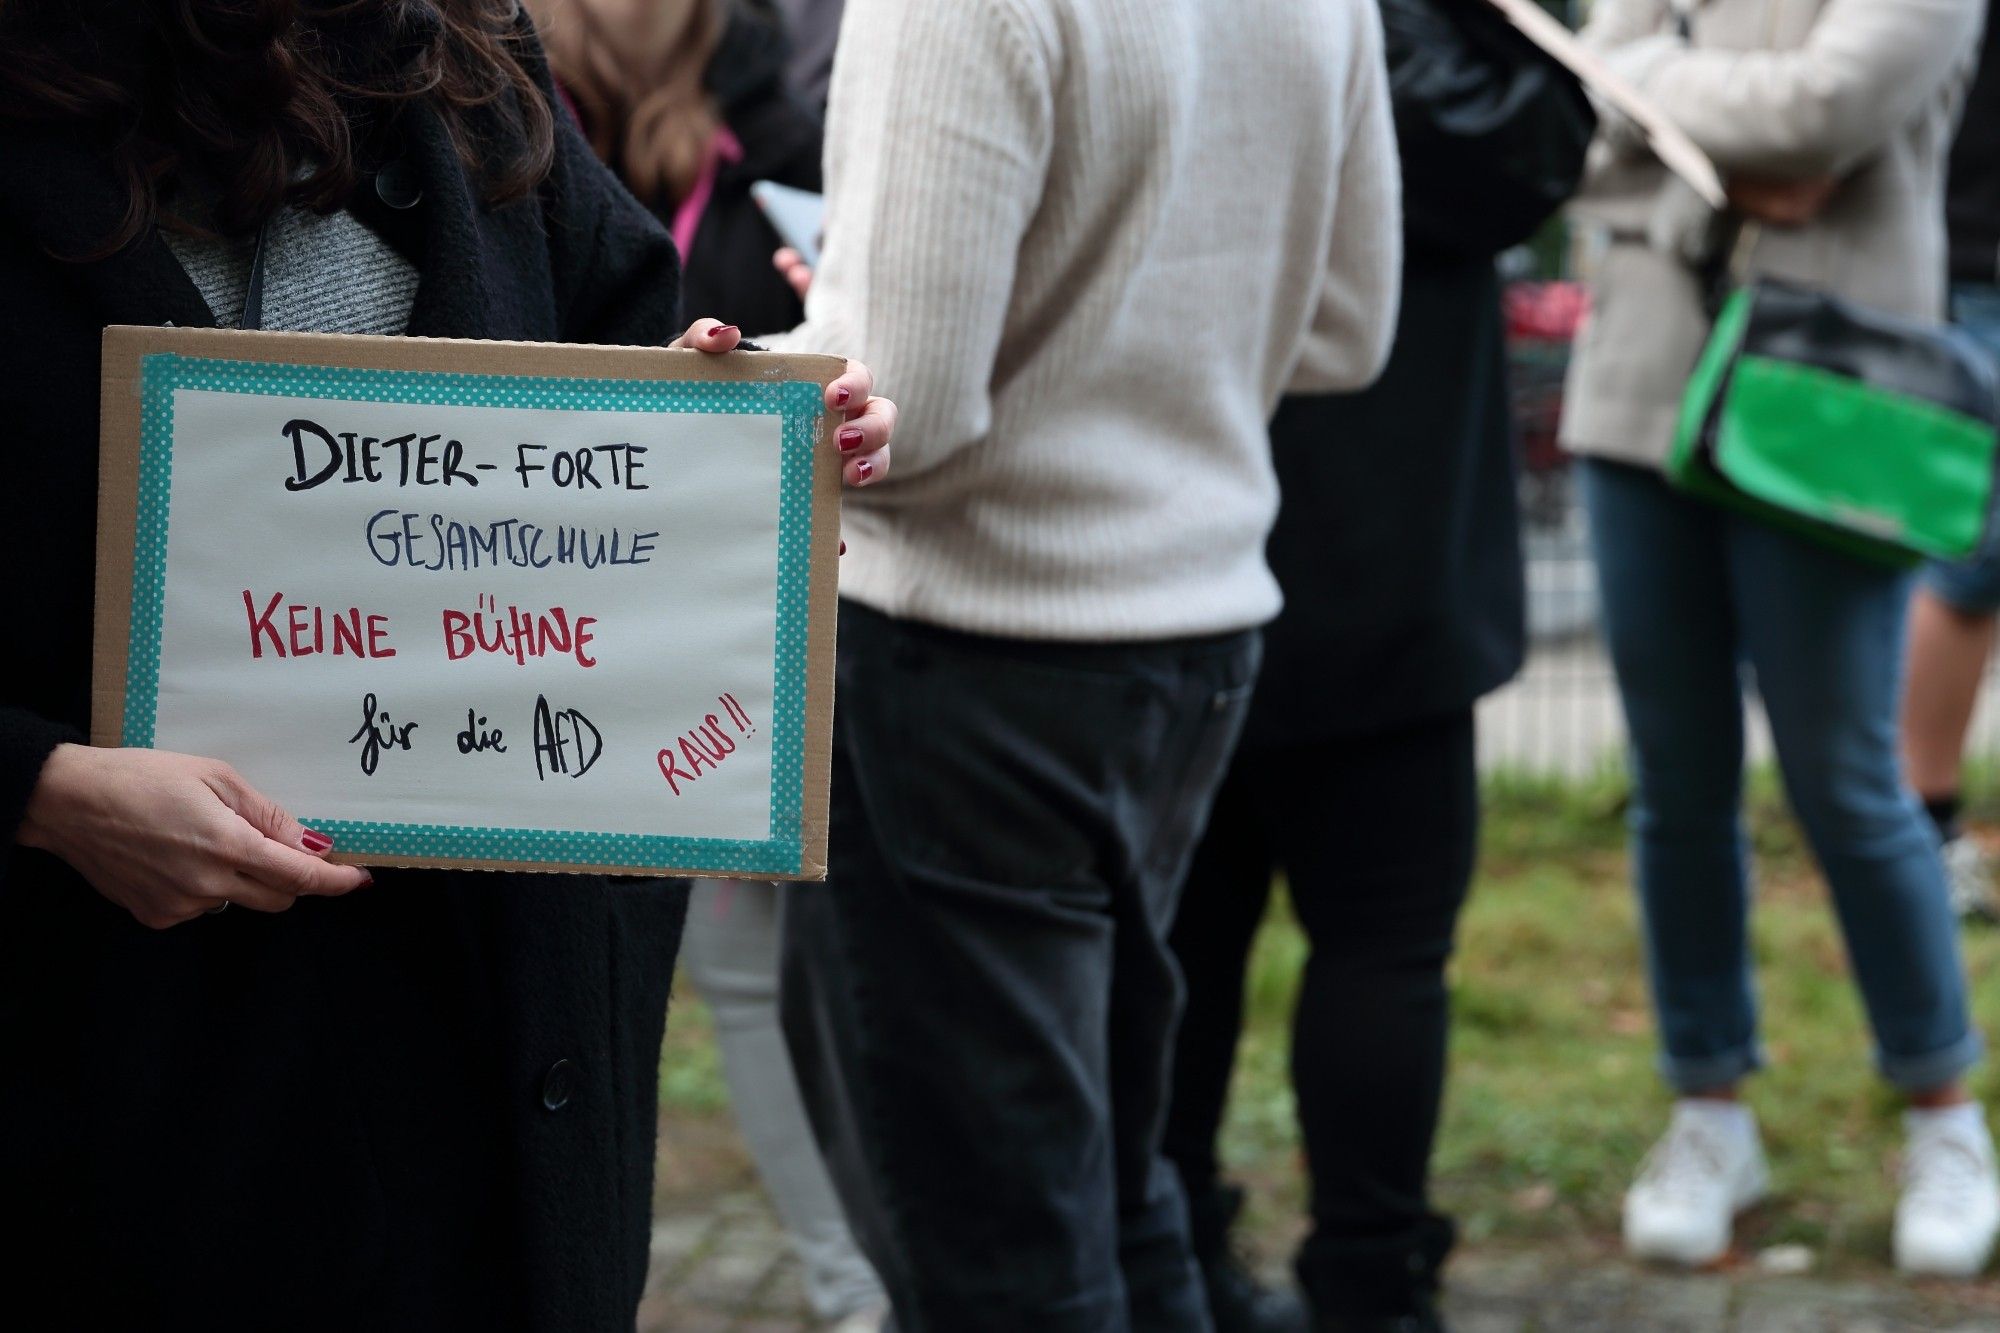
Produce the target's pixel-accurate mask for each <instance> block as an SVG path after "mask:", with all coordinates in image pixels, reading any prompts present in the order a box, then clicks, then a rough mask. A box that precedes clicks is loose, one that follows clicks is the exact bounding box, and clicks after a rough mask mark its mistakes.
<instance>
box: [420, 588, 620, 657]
mask: <svg viewBox="0 0 2000 1333" xmlns="http://www.w3.org/2000/svg"><path fill="white" fill-rule="evenodd" d="M596 623H597V617H596V616H577V617H576V618H575V619H574V620H572V619H571V618H570V614H569V612H568V611H566V610H564V609H563V608H562V607H560V606H552V607H550V608H549V609H548V610H547V611H542V612H536V611H523V610H522V609H521V608H520V607H518V606H509V607H508V608H507V609H506V610H505V611H504V612H503V611H502V610H501V609H500V604H499V603H498V602H496V601H495V600H494V599H493V598H492V597H491V596H489V595H487V594H485V593H481V594H480V597H479V605H478V609H477V610H475V611H473V612H472V613H471V614H467V613H466V612H464V611H451V610H447V611H446V612H445V613H444V653H445V656H446V657H447V658H449V659H450V660H452V661H454V662H456V661H459V660H461V659H463V658H467V657H470V656H472V655H473V654H474V653H496V654H499V655H500V656H503V657H511V658H513V659H514V661H515V662H517V663H519V664H520V665H522V666H526V665H527V664H528V659H529V658H531V657H548V656H551V655H553V656H556V657H561V656H564V655H565V654H568V655H571V656H574V657H575V658H576V663H577V665H578V666H583V667H594V666H596V665H597V659H596V658H594V657H592V656H591V655H590V651H589V650H590V645H591V641H592V639H593V638H594V636H593V635H592V634H591V632H590V627H591V626H592V625H595V624H596Z"/></svg>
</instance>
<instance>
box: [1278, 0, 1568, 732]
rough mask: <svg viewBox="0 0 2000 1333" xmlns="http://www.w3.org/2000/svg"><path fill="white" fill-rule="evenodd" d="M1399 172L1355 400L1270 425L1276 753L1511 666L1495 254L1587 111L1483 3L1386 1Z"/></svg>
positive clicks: (1528, 227)
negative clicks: (1388, 319)
mask: <svg viewBox="0 0 2000 1333" xmlns="http://www.w3.org/2000/svg"><path fill="white" fill-rule="evenodd" d="M1381 5H1382V18H1383V27H1384V32H1385V37H1386V43H1385V45H1386V54H1387V57H1388V64H1389V88H1390V101H1391V103H1392V105H1393V107H1394V110H1395V116H1396V138H1397V153H1398V157H1399V158H1400V160H1401V163H1402V169H1403V219H1404V264H1403V301H1402V313H1401V315H1400V317H1399V320H1398V323H1397V327H1396V339H1395V343H1394V345H1393V346H1392V348H1391V350H1390V353H1389V362H1388V365H1387V366H1386V367H1385V368H1384V370H1383V372H1382V376H1381V378H1380V379H1378V380H1377V381H1376V382H1375V384H1374V385H1372V386H1371V387H1370V388H1368V389H1366V390H1364V391H1363V392H1360V393H1353V394H1335V395H1324V396H1311V397H1294V398H1288V399H1286V400H1285V401H1284V402H1283V403H1282V404H1280V406H1279V409H1278V413H1277V416H1276V417H1275V418H1274V419H1273V420H1272V423H1271V447H1272V451H1273V456H1274V459H1275V462H1276V465H1277V470H1278V485H1279V491H1280V493H1281V494H1282V495H1283V497H1284V499H1283V501H1282V503H1281V505H1280V509H1279V514H1278V521H1277V525H1276V527H1275V528H1274V529H1273V530H1272V533H1271V540H1270V544H1269V547H1268V551H1267V554H1268V557H1269V559H1270V562H1271V568H1272V571H1273V572H1274V573H1275V574H1276V575H1277V577H1278V582H1279V584H1280V585H1281V586H1282V587H1283V589H1284V593H1285V609H1284V611H1283V613H1282V614H1281V615H1280V616H1279V617H1278V619H1277V620H1276V621H1275V622H1273V623H1272V624H1271V626H1270V627H1269V628H1268V629H1267V630H1266V631H1265V642H1264V667H1263V674H1262V676H1261V677H1260V679H1259V681H1258V685H1257V698H1256V702H1255V703H1254V704H1253V705H1252V707H1251V714H1250V720H1249V722H1248V724H1247V729H1246V731H1245V736H1244V743H1245V745H1246V746H1247V747H1249V748H1252V749H1260V748H1261V749H1277V748H1284V747H1288V746H1294V745H1300V744H1311V743H1318V742H1322V741H1327V740H1332V739H1336V738H1338V737H1341V736H1347V735H1354V734H1358V733H1365V732H1375V731H1384V730H1388V729H1391V728H1394V727H1398V726H1402V725H1405V724H1408V723H1414V722H1419V721H1422V720H1424V719H1428V718H1434V717H1438V716H1440V715H1443V714H1446V713H1450V712H1454V711H1456V710H1458V709H1462V708H1465V707H1467V706H1469V705H1470V704H1471V703H1472V702H1473V701H1474V700H1475V699H1477V698H1478V697H1479V696H1480V695H1482V694H1484V693H1486V692H1487V691H1488V690H1491V689H1493V688H1494V687H1495V686H1498V685H1500V684H1501V683H1503V682H1504V681H1506V680H1507V679H1508V678H1509V677H1510V676H1512V675H1513V674H1514V673H1515V671H1517V670H1518V669H1519V668H1520V665H1521V659H1522V656H1523V653H1524V650H1525V646H1526V632H1525V629H1524V626H1523V600H1524V599H1523V595H1522V569H1521V537H1520V518H1519V513H1518V506H1517V502H1516V497H1515V489H1514V488H1515V472H1514V461H1513V432H1512V427H1511V422H1510V418H1509V404H1508V390H1507V367H1506V347H1505V343H1504V340H1503V332H1504V331H1503V328H1502V325H1501V317H1500V290H1499V282H1498V280H1497V278H1496V276H1495V274H1494V267H1493V260H1494V256H1495V255H1497V254H1499V253H1500V252H1501V251H1502V250H1505V249H1506V248H1507V247H1509V246H1511V245H1515V244H1517V243H1519V242H1521V241H1524V240H1526V239H1527V238H1528V237H1530V236H1531V235H1533V234H1534V232H1535V231H1536V229H1537V228H1538V227H1540V225H1541V224H1542V223H1543V222H1544V221H1545V220H1547V218H1548V217H1549V216H1550V215H1551V214H1552V213H1553V212H1554V211H1555V210H1556V208H1557V207H1559V206H1560V205H1561V204H1562V202H1563V201H1564V200H1565V199H1567V198H1568V197H1569V195H1570V194H1571V193H1572V192H1573V191H1574V189H1575V187H1576V182H1577V180H1578V178H1579V176H1580V174H1581V172H1582V170H1583V154H1584V150H1585V148H1586V147H1587V146H1588V145H1589V142H1590V136H1591V132H1592V131H1593V129H1594V128H1595V125H1596V122H1595V119H1594V118H1593V116H1592V114H1591V111H1590V105H1589V102H1588V101H1587V100H1586V99H1585V97H1584V95H1583V93H1582V91H1581V90H1580V89H1579V88H1578V86H1577V84H1576V81H1575V80H1574V79H1573V78H1571V77H1570V76H1569V75H1568V74H1567V73H1565V72H1564V71H1563V70H1561V69H1560V68H1558V67H1557V66H1556V65H1555V64H1554V63H1553V62H1551V61H1549V60H1548V59H1547V58H1546V57H1544V56H1543V55H1541V53H1540V52H1538V51H1536V50H1535V48H1534V47H1532V46H1530V45H1529V44H1528V43H1527V42H1526V41H1525V40H1524V39H1523V38H1521V37H1520V36H1519V35H1518V34H1516V33H1515V32H1514V31H1513V30H1512V29H1511V28H1509V27H1507V25H1506V22H1505V20H1504V19H1502V18H1501V17H1500V16H1499V14H1498V12H1497V11H1495V10H1493V9H1492V7H1491V6H1489V5H1487V4H1486V3H1484V0H1381Z"/></svg>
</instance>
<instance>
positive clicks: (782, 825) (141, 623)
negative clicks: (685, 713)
mask: <svg viewBox="0 0 2000 1333" xmlns="http://www.w3.org/2000/svg"><path fill="white" fill-rule="evenodd" d="M180 389H205V390H211V391H215V392H220V393H248V394H268V395H273V396H283V397H296V398H338V399H346V400H349V401H354V402H376V403H435V404H454V405H462V406H474V407H518V408H544V409H555V410H565V409H567V410H584V411H591V410H594V411H600V412H702V413H710V414H714V413H730V412H733V413H754V414H758V415H766V416H772V415H774V416H777V417H779V418H780V419H781V420H782V421H783V422H784V430H783V440H784V443H783V454H782V458H781V460H780V465H779V498H778V608H777V626H778V632H777V642H776V645H775V659H776V660H775V682H776V687H777V689H776V698H775V701H774V705H775V707H774V713H773V716H772V718H771V731H772V734H771V744H772V754H771V836H770V837H769V838H768V839H766V840H765V841H763V842H751V841H740V840H734V839H724V838H687V837H675V836H670V835H666V834H661V835H657V836H656V835H648V834H630V833H585V832H574V831H564V830H560V829H508V828H478V827H470V826H464V825H446V824H386V823H361V822H356V821H353V820H341V819H318V818H314V817H313V815H312V812H310V811H305V812H301V816H300V817H301V818H302V819H303V820H304V821H305V822H306V823H307V824H310V825H311V826H313V827H314V828H319V829H322V830H324V831H325V832H327V833H328V834H329V835H331V836H333V837H334V838H335V839H336V840H337V841H338V842H339V844H340V848H341V850H342V851H344V852H353V853H356V854H357V855H360V856H364V857H366V856H395V857H426V858H430V857H443V858H450V859H462V860H468V861H518V862H534V863H544V864H549V865H576V866H630V867H634V868H657V869H662V870H667V869H673V870H686V871H702V872H712V873H716V874H732V873H733V874H769V875H791V874H797V873H799V871H800V869H801V867H802V865H803V859H804V857H803V852H804V848H803V845H802V829H803V822H804V808H805V729H806V646H807V643H808V641H809V639H810V630H811V623H810V622H811V616H810V603H811V568H812V567H811V552H812V519H813V514H812V490H813V450H814V448H815V445H816V441H817V438H818V434H819V421H820V413H821V411H822V397H821V391H820V387H819V386H818V385H817V384H813V383H810V382H807V381H801V380H788V381H781V382H778V383H761V382H760V383H713V382H694V381H686V380H595V379H562V378H553V377H544V376H533V375H481V374H467V373H454V372H443V371H421V370H358V369H352V368H346V367H334V366H294V365H277V364H271V363H267V362H258V361H226V360H212V359H209V358H206V357H187V356H177V355H173V354H170V353H157V354H154V355H150V356H147V357H145V358H144V359H143V368H142V371H141V390H140V399H141V401H140V434H139V522H138V533H137V540H136V542H135V544H134V553H133V554H134V559H133V580H132V632H131V642H130V652H129V655H128V657H127V659H126V661H127V666H126V673H125V724H124V742H125V744H127V745H136V746H144V747H148V748H150V747H151V746H152V744H153V734H154V732H153V719H154V715H155V712H156V710H157V708H158V703H159V692H160V625H161V618H162V612H163V609H164V601H165V591H166V576H167V541H168V537H169V534H170V530H171V525H172V515H171V513H170V512H169V500H170V498H171V495H172V489H173V465H174V460H173V440H174V393H175V392H176V391H177V390H180Z"/></svg>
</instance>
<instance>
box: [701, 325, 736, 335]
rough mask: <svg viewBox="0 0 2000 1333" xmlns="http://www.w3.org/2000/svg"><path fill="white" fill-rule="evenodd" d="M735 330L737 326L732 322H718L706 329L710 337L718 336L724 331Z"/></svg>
mask: <svg viewBox="0 0 2000 1333" xmlns="http://www.w3.org/2000/svg"><path fill="white" fill-rule="evenodd" d="M736 331H737V328H736V326H735V325H734V324H718V325H716V326H715V327H714V328H712V329H710V330H709V331H708V336H709V337H711V338H720V337H721V336H722V335H723V334H725V333H735V332H736Z"/></svg>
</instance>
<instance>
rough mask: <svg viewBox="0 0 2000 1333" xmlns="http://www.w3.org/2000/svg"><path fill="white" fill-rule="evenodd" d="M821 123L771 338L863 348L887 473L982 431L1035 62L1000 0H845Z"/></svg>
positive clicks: (1027, 172)
mask: <svg viewBox="0 0 2000 1333" xmlns="http://www.w3.org/2000/svg"><path fill="white" fill-rule="evenodd" d="M840 52H841V54H840V59H839V62H838V63H837V64H836V66H835V69H834V84H833V94H832V102H831V108H830V111H829V118H828V121H827V146H826V175H827V198H828V209H829V211H828V215H827V220H826V236H827V244H826V250H825V252H824V254H823V255H822V256H821V263H820V267H819V270H818V272H817V274H816V275H815V277H814V282H813V287H812V291H811V293H810V295H809V296H808V297H807V299H806V322H805V323H804V325H802V326H801V327H800V328H798V329H797V330H795V331H793V332H792V333H790V334H785V335H781V336H779V337H776V338H773V339H771V340H770V342H771V344H772V345H773V346H774V347H780V348H784V349H788V350H790V349H795V350H799V351H813V352H831V353H836V354H840V355H846V356H861V355H863V354H864V349H865V355H866V357H867V359H868V364H869V368H870V369H871V370H873V371H874V373H875V379H876V384H877V387H878V389H879V391H880V392H882V393H884V394H886V395H888V396H890V397H893V398H894V399H895V400H896V402H897V406H898V407H899V408H900V409H901V412H902V418H901V425H900V427H899V429H898V432H897V436H896V446H895V452H896V461H895V478H896V480H897V481H907V480H909V479H910V478H912V477H915V476H917V475H919V474H921V473H924V472H926V471H929V470H931V469H933V468H936V467H937V466H938V465H939V464H940V463H942V462H944V461H945V460H946V459H948V458H950V457H951V456H952V455H953V454H955V453H957V452H959V451H960V450H962V449H964V448H966V446H968V445H969V444H972V443H973V442H975V441H977V440H980V439H982V438H983V437H984V436H985V435H986V434H987V432H988V430H989V429H990V427H991V425H992V418H993V401H992V384H993V380H994V365H995V360H996V356H997V353H998V351H999V348H1000V341H1001V333H1002V330H1003V328H1004V326H1005V323H1006V319H1007V313H1008V308H1009V302H1010V299H1011V297H1012V295H1013V291H1014V280H1015V265H1016V260H1017V257H1018V255H1019V251H1020V247H1021V238H1022V235H1023V233H1024V232H1025V230H1026V228H1027V226H1028V221H1029V219H1030V217H1031V216H1032V215H1033V213H1034V210H1035V208H1036V206H1037V205H1038V204H1039V203H1040V201H1041V198H1042V185H1043V179H1044V176H1045V175H1046V173H1047V170H1048V157H1049V151H1050V144H1051V125H1052V115H1051V108H1050V88H1049V85H1050V71H1049V68H1048V64H1047V60H1046V57H1045V55H1044V53H1043V52H1042V51H1041V50H1040V49H1039V47H1038V43H1037V40H1036V37H1035V35H1034V30H1033V28H1032V27H1031V26H1030V25H1029V24H1028V23H1027V22H1026V21H1025V20H1024V18H1023V17H1022V16H1021V15H1020V14H1019V13H1018V12H1017V11H1016V10H1015V9H1014V8H1013V6H1012V5H1011V4H1010V3H1008V0H978V3H975V4H966V3H964V0H849V4H848V6H847V12H846V16H845V18H844V19H843V20H842V27H841V41H840Z"/></svg>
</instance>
